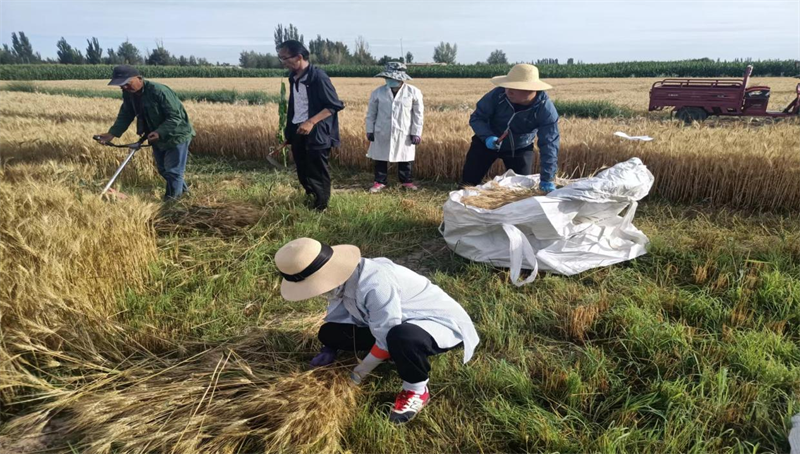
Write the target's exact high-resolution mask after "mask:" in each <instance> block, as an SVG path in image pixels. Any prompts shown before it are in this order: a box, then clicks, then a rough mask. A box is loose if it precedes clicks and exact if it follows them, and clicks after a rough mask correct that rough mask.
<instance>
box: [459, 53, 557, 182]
mask: <svg viewBox="0 0 800 454" xmlns="http://www.w3.org/2000/svg"><path fill="white" fill-rule="evenodd" d="M492 83H493V84H495V85H497V88H495V89H493V90H492V91H490V92H489V93H487V94H486V95H485V96H484V97H483V98H481V100H480V101H478V104H477V106H476V109H475V111H474V112H473V113H472V115H471V116H470V119H469V125H470V126H471V127H472V130H473V131H475V135H474V136H473V137H472V144H471V145H470V148H469V151H468V152H467V159H466V162H464V171H463V172H462V178H461V184H462V186H475V185H478V184H480V183H481V182H482V181H483V179H484V177H486V173H487V172H488V171H489V169H490V168H491V167H492V164H494V162H495V160H497V159H498V158H500V159H502V160H503V163H504V164H505V166H506V169H511V170H513V171H514V172H516V173H517V174H518V175H530V174H531V167H532V166H533V141H534V138H535V137H537V136H538V137H539V140H538V145H539V154H540V162H541V166H540V167H541V171H540V176H541V180H540V184H539V189H541V190H542V191H544V192H550V191H552V190H554V189H555V183H554V180H555V175H556V170H557V169H558V148H559V141H560V137H561V136H560V134H559V132H558V112H556V108H555V106H554V105H553V102H552V101H551V100H550V97H549V96H547V93H545V90H548V89H550V88H553V87H552V86H550V85H549V84H547V83H545V82H542V81H541V80H540V79H539V69H538V68H536V67H535V66H533V65H526V64H520V65H515V66H514V67H513V68H511V71H509V73H508V75H507V76H498V77H493V78H492Z"/></svg>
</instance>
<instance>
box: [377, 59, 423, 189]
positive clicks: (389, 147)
mask: <svg viewBox="0 0 800 454" xmlns="http://www.w3.org/2000/svg"><path fill="white" fill-rule="evenodd" d="M375 77H383V78H384V79H385V80H386V85H384V86H382V87H379V88H376V89H375V91H373V92H372V94H371V95H370V97H369V107H368V108H367V140H369V141H370V145H369V151H368V152H367V157H368V158H370V159H372V160H374V161H375V182H374V183H373V185H372V187H371V188H370V190H369V192H371V193H377V192H380V191H382V190H383V189H384V188H385V187H386V185H387V184H388V183H389V179H388V173H389V163H390V162H396V163H397V173H398V178H399V179H400V183H401V184H402V187H403V189H409V190H412V191H415V190H417V189H418V188H417V186H416V185H414V182H413V180H412V177H411V165H412V163H413V161H414V152H415V148H416V146H417V145H419V143H420V142H421V141H422V123H423V116H424V112H425V107H424V105H423V103H422V92H421V91H420V90H419V88H417V87H414V86H412V85H409V84H407V83H406V81H408V80H411V77H410V76H409V75H408V74H407V73H406V65H404V64H403V63H401V62H396V61H393V62H389V63H387V64H386V68H385V69H384V71H383V72H381V73H379V74H378V75H376V76H375Z"/></svg>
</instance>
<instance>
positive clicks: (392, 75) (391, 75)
mask: <svg viewBox="0 0 800 454" xmlns="http://www.w3.org/2000/svg"><path fill="white" fill-rule="evenodd" d="M375 77H383V78H384V79H393V80H399V81H401V82H403V81H406V80H412V79H411V76H409V75H408V74H407V73H404V72H399V71H397V72H388V71H383V72H381V73H379V74H376V75H375Z"/></svg>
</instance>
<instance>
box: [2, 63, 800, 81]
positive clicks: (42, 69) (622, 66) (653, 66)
mask: <svg viewBox="0 0 800 454" xmlns="http://www.w3.org/2000/svg"><path fill="white" fill-rule="evenodd" d="M748 64H754V65H755V66H756V67H757V68H758V72H757V74H758V75H760V76H775V77H782V76H793V75H795V74H796V72H797V69H796V68H795V66H794V65H795V63H794V61H793V60H763V61H752V62H713V61H700V60H685V61H667V62H658V61H634V62H618V63H584V64H577V65H539V70H540V73H541V76H542V77H550V78H554V77H558V78H562V77H564V78H566V77H569V78H576V77H577V78H589V77H667V76H674V77H736V76H741V75H742V73H743V72H744V69H745V68H746V67H747V65H748ZM111 68H112V66H111V65H54V64H40V65H0V80H72V79H105V78H108V77H109V75H110V74H111ZM323 68H324V69H325V71H326V72H327V73H328V74H329V75H330V76H331V77H372V76H374V75H375V74H377V73H378V72H380V70H381V69H382V68H381V67H380V66H338V65H325V66H323ZM509 68H510V65H448V66H411V67H410V68H409V71H408V72H409V74H410V75H411V76H412V77H420V78H485V77H492V76H497V75H500V74H505V73H507V72H508V69H509ZM141 71H142V74H143V75H144V76H145V77H203V78H218V77H285V76H286V71H285V70H283V69H280V68H263V69H256V68H238V67H224V66H144V65H143V66H141Z"/></svg>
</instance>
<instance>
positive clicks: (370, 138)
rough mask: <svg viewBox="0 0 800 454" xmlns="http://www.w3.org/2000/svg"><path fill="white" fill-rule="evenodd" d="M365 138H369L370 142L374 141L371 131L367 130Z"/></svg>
mask: <svg viewBox="0 0 800 454" xmlns="http://www.w3.org/2000/svg"><path fill="white" fill-rule="evenodd" d="M367 140H369V141H370V142H375V134H374V133H372V132H368V133H367Z"/></svg>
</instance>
